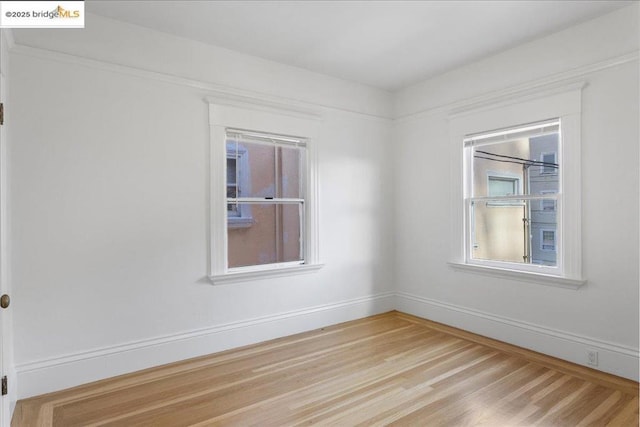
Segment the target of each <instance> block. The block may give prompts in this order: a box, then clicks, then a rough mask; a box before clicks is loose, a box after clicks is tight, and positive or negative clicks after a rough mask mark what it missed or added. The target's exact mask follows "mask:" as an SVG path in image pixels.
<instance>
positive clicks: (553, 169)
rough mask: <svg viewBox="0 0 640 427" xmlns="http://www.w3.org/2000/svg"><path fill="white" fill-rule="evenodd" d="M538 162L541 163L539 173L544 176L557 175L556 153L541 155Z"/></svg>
mask: <svg viewBox="0 0 640 427" xmlns="http://www.w3.org/2000/svg"><path fill="white" fill-rule="evenodd" d="M540 162H542V166H541V167H540V173H541V174H544V175H548V174H557V173H558V165H557V163H556V153H555V152H553V153H542V154H541V155H540Z"/></svg>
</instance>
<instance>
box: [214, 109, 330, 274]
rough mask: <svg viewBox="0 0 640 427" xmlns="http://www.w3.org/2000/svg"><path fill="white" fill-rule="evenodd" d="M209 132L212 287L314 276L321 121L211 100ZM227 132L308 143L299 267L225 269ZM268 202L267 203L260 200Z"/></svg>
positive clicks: (297, 112)
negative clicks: (242, 131) (293, 137)
mask: <svg viewBox="0 0 640 427" xmlns="http://www.w3.org/2000/svg"><path fill="white" fill-rule="evenodd" d="M206 101H207V102H208V103H209V126H210V153H209V155H210V195H211V199H210V205H209V213H210V236H209V237H210V242H209V243H210V245H209V247H210V266H209V271H210V273H209V278H210V279H211V281H212V282H213V283H214V284H218V283H231V282H237V281H245V280H253V279H260V278H266V277H276V276H282V275H289V274H299V273H304V272H309V271H315V270H317V269H318V268H320V267H321V266H322V264H321V263H320V261H319V260H320V242H319V215H318V214H319V209H318V168H317V153H316V146H317V143H316V141H315V138H316V136H317V133H318V129H319V124H320V116H319V115H318V114H316V113H314V112H309V111H308V110H299V109H297V108H295V107H293V106H288V105H286V104H274V103H273V102H271V101H263V100H261V99H258V98H242V99H240V98H239V97H234V100H233V101H234V102H233V103H231V104H230V103H229V102H228V99H227V98H225V97H222V98H221V99H217V98H207V99H206ZM228 129H247V130H253V131H255V132H258V133H268V134H274V135H296V136H297V137H299V138H301V139H304V140H306V141H307V146H306V150H305V152H306V164H305V170H306V179H305V185H306V188H305V201H304V204H305V216H304V226H305V239H304V254H305V260H304V263H303V264H301V263H299V262H296V263H279V264H268V265H257V266H252V267H243V268H241V269H237V268H236V269H229V268H227V230H226V227H227V208H226V204H227V195H226V188H225V187H226V175H225V174H226V159H227V156H226V154H225V153H226V137H227V130H228ZM262 201H263V202H264V200H262Z"/></svg>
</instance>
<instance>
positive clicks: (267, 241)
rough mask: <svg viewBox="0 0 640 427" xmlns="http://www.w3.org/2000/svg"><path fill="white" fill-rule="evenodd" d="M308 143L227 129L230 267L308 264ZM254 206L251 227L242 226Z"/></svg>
mask: <svg viewBox="0 0 640 427" xmlns="http://www.w3.org/2000/svg"><path fill="white" fill-rule="evenodd" d="M305 147H306V140H304V139H300V138H292V137H288V136H282V135H272V134H265V133H258V132H247V131H241V130H234V129H227V130H226V150H227V173H226V177H227V180H226V181H227V182H226V189H227V268H229V269H233V268H237V267H247V266H260V265H268V264H279V265H281V266H282V265H286V264H290V265H299V264H303V263H304V260H305V253H304V243H303V240H304V235H305V230H304V229H305V226H304V214H305V186H304V164H305V160H306V149H305ZM239 156H242V157H243V158H244V160H245V161H244V162H242V163H243V168H244V171H242V172H243V175H244V176H245V177H244V180H245V185H244V186H243V187H241V186H239V182H240V177H239V175H240V172H241V171H240V170H239V168H238V166H239V165H240V163H241V162H240V158H239ZM248 176H250V177H251V179H250V180H248V179H247V177H248ZM246 181H249V182H248V183H246ZM251 209H253V212H254V214H255V219H254V218H251V222H250V223H249V226H250V227H251V229H245V230H238V229H237V228H238V227H237V226H236V224H235V221H236V220H237V219H238V218H243V216H244V217H246V216H247V212H250V210H251ZM245 228H246V227H245Z"/></svg>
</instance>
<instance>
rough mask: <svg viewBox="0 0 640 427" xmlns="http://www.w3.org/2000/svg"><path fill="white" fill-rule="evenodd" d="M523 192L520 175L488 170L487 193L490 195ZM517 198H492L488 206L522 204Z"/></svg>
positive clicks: (508, 194) (509, 194) (510, 194)
mask: <svg viewBox="0 0 640 427" xmlns="http://www.w3.org/2000/svg"><path fill="white" fill-rule="evenodd" d="M521 193H522V187H521V186H520V177H518V176H515V175H509V174H508V173H507V172H497V171H489V172H487V194H488V195H489V196H514V195H516V194H521ZM520 205H521V204H520V203H519V202H518V201H517V200H492V201H489V202H487V206H520Z"/></svg>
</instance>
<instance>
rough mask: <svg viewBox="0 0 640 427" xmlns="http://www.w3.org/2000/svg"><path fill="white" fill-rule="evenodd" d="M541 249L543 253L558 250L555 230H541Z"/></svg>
mask: <svg viewBox="0 0 640 427" xmlns="http://www.w3.org/2000/svg"><path fill="white" fill-rule="evenodd" d="M540 249H541V250H543V251H555V250H556V231H555V230H540Z"/></svg>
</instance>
